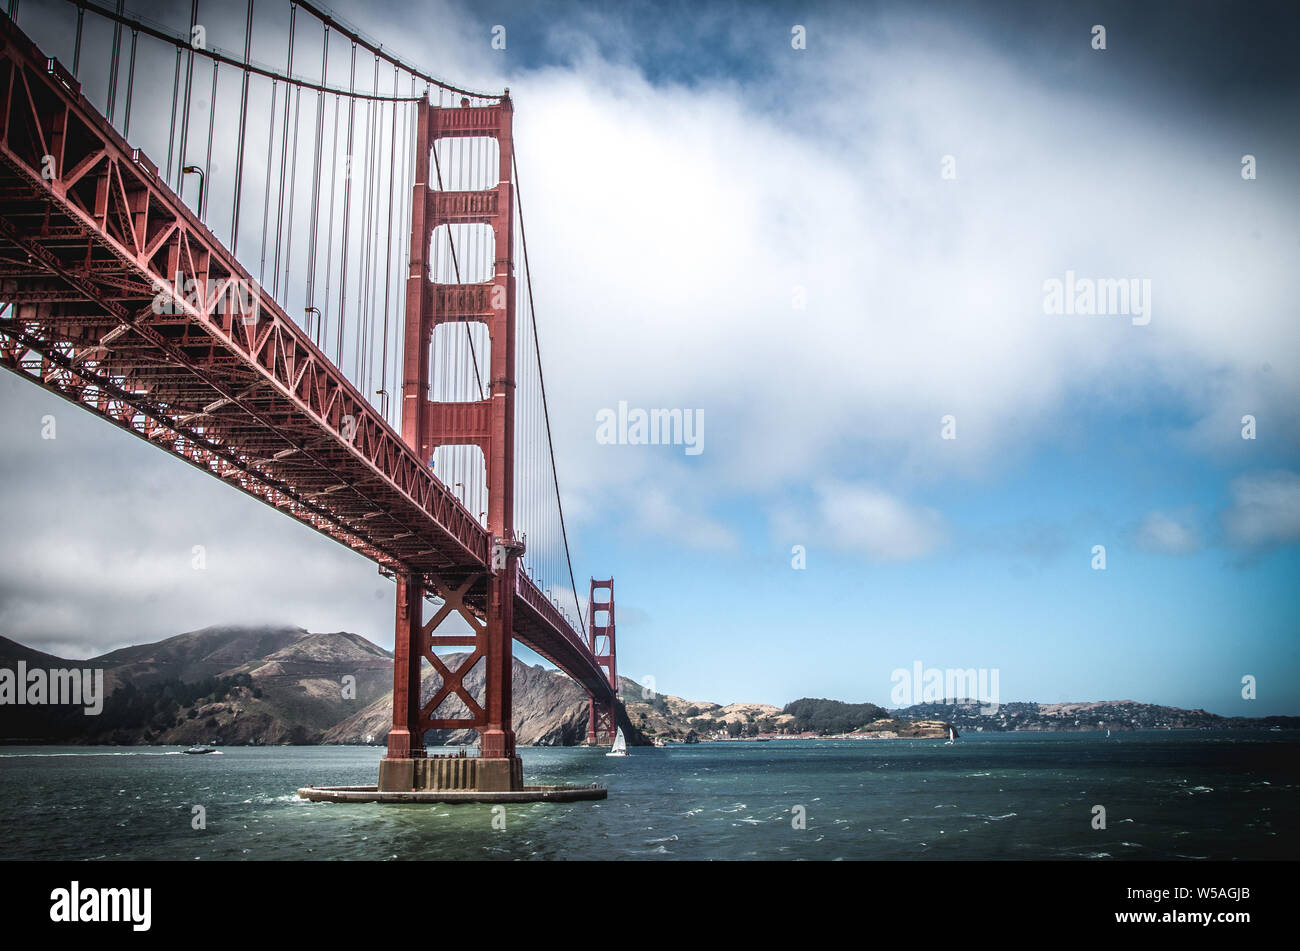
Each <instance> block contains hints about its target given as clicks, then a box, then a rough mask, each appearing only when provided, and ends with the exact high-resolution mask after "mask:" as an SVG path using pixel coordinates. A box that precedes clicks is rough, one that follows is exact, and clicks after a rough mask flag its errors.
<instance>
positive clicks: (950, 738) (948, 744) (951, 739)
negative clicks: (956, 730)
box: [943, 727, 953, 746]
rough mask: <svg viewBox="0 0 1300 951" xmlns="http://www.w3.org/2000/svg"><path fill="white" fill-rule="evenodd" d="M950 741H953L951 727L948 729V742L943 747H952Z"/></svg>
mask: <svg viewBox="0 0 1300 951" xmlns="http://www.w3.org/2000/svg"><path fill="white" fill-rule="evenodd" d="M952 741H953V734H952V727H948V742H947V743H945V744H943V745H944V746H952Z"/></svg>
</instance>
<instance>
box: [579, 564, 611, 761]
mask: <svg viewBox="0 0 1300 951" xmlns="http://www.w3.org/2000/svg"><path fill="white" fill-rule="evenodd" d="M597 591H608V592H609V600H608V601H597V600H596V592H597ZM601 614H603V615H605V617H604V620H603V623H597V621H598V620H600V619H599V618H598V615H601ZM587 649H588V650H589V651H591V655H592V657H594V658H595V660H596V663H597V664H599V665H600V666H601V668H602V669H604V671H605V673H606V675H607V676H608V677H609V687H610V694H609V695H608V696H602V695H597V694H595V693H591V694H589V696H590V698H591V699H590V706H589V710H588V716H587V744H588V745H589V746H596V745H598V744H606V743H613V742H614V734H615V732H616V731H617V730H618V723H617V718H616V716H615V698H616V697H617V696H618V664H617V662H616V661H615V656H614V655H615V650H614V579H613V578H610V579H609V580H608V581H597V580H596V579H595V578H592V579H591V589H590V593H589V594H588V596H587Z"/></svg>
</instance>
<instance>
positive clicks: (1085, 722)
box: [0, 626, 1300, 746]
mask: <svg viewBox="0 0 1300 951" xmlns="http://www.w3.org/2000/svg"><path fill="white" fill-rule="evenodd" d="M463 656H464V655H463V654H462V655H448V658H447V659H448V660H449V661H450V662H453V663H454V662H455V661H456V660H458V659H459V658H460V657H463ZM19 662H23V663H26V664H27V665H28V667H29V668H35V667H39V668H45V669H53V668H103V669H104V672H105V674H104V684H105V690H106V693H107V694H108V697H107V700H106V701H105V703H104V707H103V711H102V712H101V713H100V715H98V716H85V715H84V714H83V712H82V711H81V708H79V707H66V706H65V707H56V706H49V705H39V706H32V705H16V704H13V703H10V702H4V703H0V743H6V742H7V743H60V742H62V743H112V744H135V743H156V744H186V745H188V744H193V743H204V742H220V743H225V744H245V743H246V744H281V743H300V744H314V743H383V742H384V740H385V738H386V737H387V735H388V729H389V726H390V725H391V716H392V713H391V703H392V700H391V685H392V657H391V655H390V654H389V652H388V651H386V650H383V649H382V648H380V647H377V646H376V645H374V644H372V643H371V642H370V641H368V640H366V639H365V638H364V637H360V636H359V635H356V634H350V633H347V632H333V633H312V632H309V631H306V630H304V629H303V628H298V627H226V626H222V627H209V628H204V629H202V630H199V631H191V632H188V633H185V634H178V635H176V636H174V637H169V638H166V639H164V640H161V641H157V642H155V643H152V644H142V645H138V646H134V647H125V648H122V649H120V650H115V651H111V652H109V653H107V654H103V655H101V656H99V657H94V658H91V659H90V660H82V661H71V660H64V659H62V658H59V657H55V656H53V655H50V654H46V653H42V652H40V651H37V650H34V649H32V648H29V647H26V646H25V645H23V644H20V643H18V642H17V641H13V640H10V639H8V638H3V637H0V668H5V669H10V670H16V669H17V664H18V663H19ZM512 678H513V688H514V703H513V714H514V717H513V719H514V728H515V733H516V737H517V740H518V742H519V743H520V744H521V745H539V746H564V745H572V744H578V743H582V742H585V740H586V735H587V694H586V691H585V690H583V689H582V688H581V687H579V686H578V685H577V684H575V683H574V682H573V681H571V680H570V679H569V678H568V677H566V676H564V675H563V674H562V673H560V672H559V671H555V670H547V669H545V668H543V667H540V666H529V665H527V664H524V663H523V662H522V661H520V660H519V659H518V658H516V659H515V660H514V669H513V674H512ZM436 682H437V678H436V676H435V674H434V672H433V669H432V668H431V667H428V666H427V665H426V671H425V675H424V679H423V682H422V691H421V692H422V695H423V696H424V697H425V698H428V697H429V696H431V695H432V694H433V691H434V689H435V686H436ZM465 685H466V688H467V689H468V690H469V691H470V693H471V695H472V696H476V697H479V698H481V696H482V689H483V665H482V664H480V665H479V667H478V669H477V670H475V671H472V672H471V673H470V674H469V675H468V676H467V677H466V680H465ZM619 692H620V696H621V698H622V709H621V710H620V714H619V724H620V725H621V726H622V727H623V731H624V733H625V735H626V736H627V740H628V743H629V744H632V745H641V744H648V743H652V742H656V741H659V742H665V741H684V742H694V741H697V740H698V741H708V740H724V739H743V738H747V737H756V736H759V735H766V736H777V737H779V736H788V737H804V738H812V737H817V736H850V737H879V738H890V737H919V738H925V737H940V736H946V735H947V731H948V728H949V726H950V725H951V726H952V727H953V729H954V730H955V731H956V732H958V733H980V732H999V731H1083V730H1107V729H1109V730H1138V729H1202V728H1209V729H1223V728H1227V727H1255V728H1259V727H1271V726H1274V725H1277V726H1282V727H1298V726H1300V718H1297V717H1261V718H1244V717H1233V718H1226V717H1221V716H1218V715H1216V714H1212V713H1208V712H1206V711H1204V710H1183V709H1179V708H1177V707H1168V706H1159V705H1155V704H1144V703H1137V702H1135V701H1132V700H1114V701H1095V702H1082V703H1053V704H1039V703H1032V702H1017V703H1006V704H1002V705H1001V706H1000V707H999V709H998V710H997V712H996V713H995V714H994V715H992V716H987V715H984V714H982V713H981V712H980V707H979V705H978V704H976V703H974V702H972V701H969V700H963V701H943V702H938V703H924V704H917V705H915V706H911V707H907V708H905V709H901V710H894V711H886V710H884V709H882V708H881V707H878V706H876V705H875V704H870V703H859V704H850V703H843V702H841V701H838V700H827V699H821V698H817V699H814V698H804V699H801V700H796V701H793V702H791V703H789V704H786V706H785V707H784V708H781V707H775V706H771V705H769V704H761V703H745V702H737V703H730V704H726V705H722V704H718V703H714V702H711V701H698V700H697V701H693V700H687V699H685V698H682V697H678V696H674V695H672V694H664V693H658V692H652V691H650V690H648V689H646V688H645V687H643V686H642V685H641V684H639V683H636V682H635V681H633V680H631V679H629V678H626V677H621V678H619ZM441 712H442V714H443V715H445V716H448V717H456V716H460V715H463V714H464V713H465V708H464V706H463V705H462V703H461V701H460V700H459V699H458V698H455V697H454V696H453V697H452V698H451V699H449V700H448V701H447V702H445V703H444V705H443V708H442V711H441ZM475 738H476V734H474V733H473V732H472V731H469V730H454V731H442V732H440V733H437V734H434V733H431V734H430V735H429V739H428V742H429V743H430V744H431V745H432V744H437V743H444V744H447V745H452V746H461V745H468V744H470V743H472V742H474V741H475Z"/></svg>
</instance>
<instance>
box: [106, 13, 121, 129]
mask: <svg viewBox="0 0 1300 951" xmlns="http://www.w3.org/2000/svg"><path fill="white" fill-rule="evenodd" d="M124 3H125V0H117V15H118V16H121V15H122V8H123V5H124ZM121 59H122V24H121V23H120V22H118V21H114V22H113V54H112V57H111V58H110V59H109V61H108V105H107V107H106V108H105V109H104V115H105V116H106V117H107V118H108V121H109V124H110V125H111V124H112V122H113V112H114V107H115V106H116V105H117V74H118V70H119V68H120V67H119V63H120V61H121Z"/></svg>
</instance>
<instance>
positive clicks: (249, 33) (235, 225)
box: [168, 0, 253, 256]
mask: <svg viewBox="0 0 1300 951" xmlns="http://www.w3.org/2000/svg"><path fill="white" fill-rule="evenodd" d="M180 55H181V54H180V51H179V50H177V51H176V56H177V61H178V62H179V57H180ZM252 55H253V0H248V14H247V18H246V19H245V21H244V63H245V64H247V63H248V58H249V57H250V56H252ZM248 78H249V75H248V71H247V70H244V79H243V89H242V91H241V93H240V96H239V143H238V145H237V146H236V153H235V207H234V210H233V211H232V212H231V225H230V253H231V254H234V255H236V256H238V254H239V193H240V190H241V189H242V187H243V183H244V142H245V140H246V139H247V138H248ZM168 161H170V157H169V158H168Z"/></svg>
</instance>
